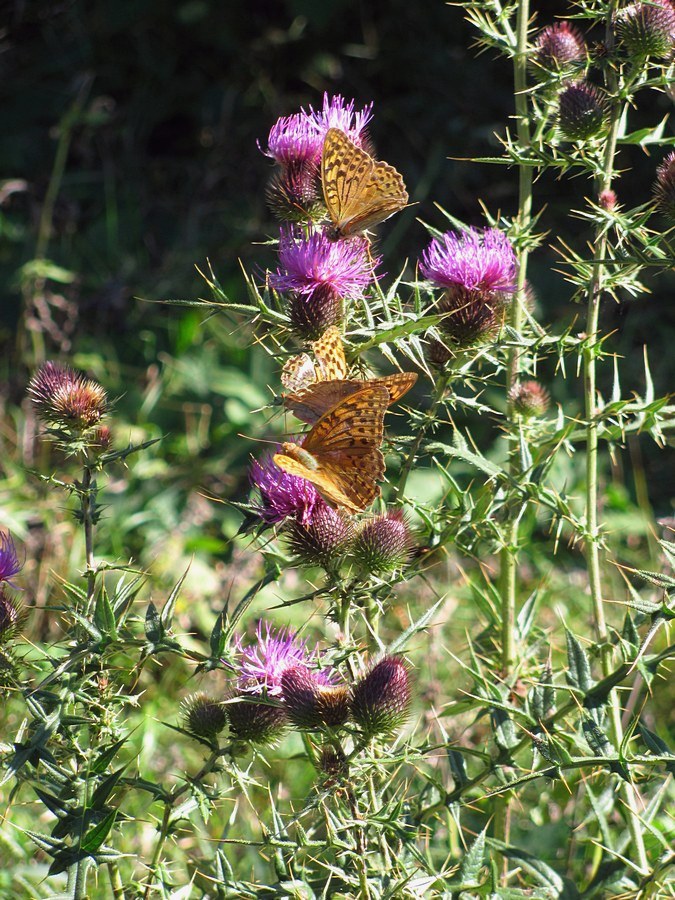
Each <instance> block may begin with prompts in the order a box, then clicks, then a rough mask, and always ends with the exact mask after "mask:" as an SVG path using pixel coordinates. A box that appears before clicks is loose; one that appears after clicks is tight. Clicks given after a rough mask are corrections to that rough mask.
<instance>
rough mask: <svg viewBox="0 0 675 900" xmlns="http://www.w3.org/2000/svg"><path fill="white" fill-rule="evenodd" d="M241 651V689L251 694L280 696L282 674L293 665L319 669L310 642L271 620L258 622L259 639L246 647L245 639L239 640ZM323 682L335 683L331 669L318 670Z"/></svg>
mask: <svg viewBox="0 0 675 900" xmlns="http://www.w3.org/2000/svg"><path fill="white" fill-rule="evenodd" d="M237 649H238V651H239V653H240V662H239V678H238V682H239V689H240V691H242V692H245V693H247V694H263V693H264V694H266V695H267V696H269V697H280V696H281V693H282V690H281V677H282V675H283V674H284V672H285V671H286V669H287V668H289V666H295V665H303V666H312V667H313V668H316V662H317V653H316V650H313V651H310V650H308V648H307V641H303V640H301V639H300V638H299V637H298V635H297V634H296V633H295V632H293V631H290V630H289V629H287V628H281V629H278V630H277V629H274V628H272V627H271V626H270V625H269V623H266V624H265V625H264V627H263V623H262V622H258V628H257V631H256V641H255V643H254V644H252V645H250V646H248V647H243V645H242V643H241V640H239V641H238V642H237ZM314 675H315V677H316V678H317V679H318V681H319V683H321V684H326V685H329V684H331V683H332V675H331V673H330V672H321V671H316V672H314Z"/></svg>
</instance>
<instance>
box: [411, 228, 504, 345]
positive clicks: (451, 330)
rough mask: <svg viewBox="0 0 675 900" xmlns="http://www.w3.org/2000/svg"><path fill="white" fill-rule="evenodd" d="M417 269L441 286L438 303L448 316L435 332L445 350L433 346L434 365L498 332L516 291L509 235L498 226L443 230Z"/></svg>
mask: <svg viewBox="0 0 675 900" xmlns="http://www.w3.org/2000/svg"><path fill="white" fill-rule="evenodd" d="M420 271H421V273H422V274H423V276H424V277H425V278H427V279H428V280H429V281H431V282H433V283H434V284H435V285H437V286H439V287H442V288H444V294H443V297H442V298H441V299H440V301H439V302H438V304H437V307H436V308H437V311H438V312H439V313H447V315H446V316H445V318H444V319H443V321H442V322H441V324H440V325H439V329H440V331H441V332H442V335H443V339H444V343H445V342H446V341H447V343H448V344H449V345H450V346H449V347H447V348H446V347H445V346H443V345H442V344H440V343H439V342H435V344H433V345H432V348H431V354H432V359H433V361H435V362H439V363H441V362H445V361H447V359H449V358H450V357H451V356H452V350H453V347H457V348H464V347H470V346H472V345H474V344H476V343H479V342H481V341H483V340H486V339H487V338H489V337H491V336H493V335H494V334H495V333H496V332H497V331H498V329H499V326H500V324H501V320H502V317H503V311H504V307H505V304H506V302H507V301H508V299H509V297H510V295H511V294H513V292H514V291H515V289H516V279H517V262H516V256H515V253H514V252H513V247H512V246H511V242H510V241H509V239H508V237H507V236H506V235H505V234H504V233H503V232H501V231H499V230H498V229H496V228H487V229H485V231H483V232H480V231H477V230H476V229H473V228H471V229H469V230H468V231H465V232H463V233H462V234H455V233H454V232H452V231H448V232H446V233H445V234H444V235H442V236H441V237H440V238H434V239H433V240H432V241H431V243H430V244H429V246H428V247H427V249H426V250H425V251H424V252H423V254H422V259H421V261H420Z"/></svg>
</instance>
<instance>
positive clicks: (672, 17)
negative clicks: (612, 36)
mask: <svg viewBox="0 0 675 900" xmlns="http://www.w3.org/2000/svg"><path fill="white" fill-rule="evenodd" d="M616 31H617V35H618V38H619V40H620V42H621V44H622V45H623V47H625V49H626V51H627V52H628V54H629V55H630V56H634V57H637V58H642V57H645V56H654V57H656V58H657V59H669V58H670V57H671V56H672V55H673V49H675V9H673V6H672V4H671V3H670V2H669V0H648V2H645V3H632V4H631V5H630V6H627V7H626V8H625V9H623V10H621V12H620V13H619V15H618V16H617V20H616Z"/></svg>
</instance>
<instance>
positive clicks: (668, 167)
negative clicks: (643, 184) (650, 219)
mask: <svg viewBox="0 0 675 900" xmlns="http://www.w3.org/2000/svg"><path fill="white" fill-rule="evenodd" d="M654 201H655V203H656V206H657V208H658V209H659V210H660V211H661V212H662V213H663V214H664V215H665V216H666V217H667V218H668V219H669V220H670V221H671V222H675V152H673V153H669V154H668V156H666V158H665V159H664V160H663V162H662V163H661V165H660V166H659V167H658V169H657V170H656V182H655V184H654Z"/></svg>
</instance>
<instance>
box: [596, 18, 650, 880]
mask: <svg viewBox="0 0 675 900" xmlns="http://www.w3.org/2000/svg"><path fill="white" fill-rule="evenodd" d="M613 12H614V11H613V4H610V9H609V10H608V14H607V16H608V18H607V41H609V42H610V44H609V46H610V47H611V41H612V16H613ZM608 82H609V84H608V86H609V88H610V92H611V94H613V95H614V96H616V92H617V87H618V85H617V79H616V76H615V74H614V73H613V72H612V70H611V69H610V70H609V74H608ZM620 121H621V107H620V104H619V103H618V101H616V102H615V103H614V105H613V108H612V115H611V119H610V132H609V135H608V138H607V143H606V145H605V152H604V158H603V166H602V174H601V175H600V176H598V178H597V180H596V190H597V193H598V194H600V192H601V191H608V190H610V189H611V185H612V180H613V178H614V166H615V157H616V151H617V140H618V134H619V124H620ZM607 249H608V234H607V231H606V229H604V228H603V226H602V225H598V227H597V229H596V235H595V251H594V254H593V272H592V274H591V278H590V281H589V285H588V309H587V315H586V341H585V343H584V345H583V350H582V356H583V374H584V405H585V414H586V497H585V501H586V539H585V544H586V562H587V565H588V579H589V586H590V592H591V602H592V605H593V618H594V624H595V634H596V640H597V642H598V644H599V646H600V658H601V661H602V672H603V675H604V676H605V677H607V675H608V674H609V673H610V672H611V670H612V653H613V650H612V645H611V643H610V641H609V633H608V631H607V622H606V620H605V610H604V602H603V596H602V572H601V565H600V529H599V525H598V420H597V418H596V414H597V408H596V401H597V371H596V360H597V357H598V346H599V333H598V319H599V315H600V304H601V301H602V295H603V292H604V279H605V274H606V266H605V260H606V258H607ZM609 710H610V720H611V725H612V733H613V734H612V736H613V739H614V742H615V745H616V746H617V747H619V746H620V745H621V741H622V738H623V728H622V724H621V708H620V705H619V698H618V696H617V694H616V691H612V692H611V694H610V696H609ZM622 792H623V794H624V799H625V802H626V805H627V809H628V828H629V830H630V833H631V837H632V840H633V846H634V848H635V853H636V855H637V859H638V863H639V866H640V868H641V870H642V871H643V872H644V873H645V874H646V873H647V872H648V871H649V863H648V860H647V854H646V851H645V846H644V841H643V838H642V829H641V825H640V819H639V813H638V807H637V798H636V794H635V791H634V789H633V786H632V785H630V784H624V785H623V786H622Z"/></svg>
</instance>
